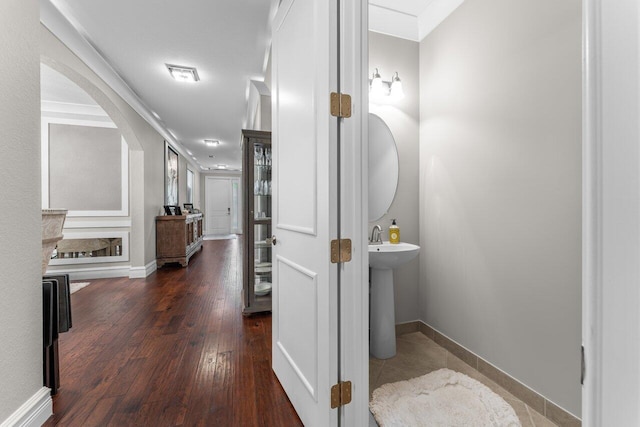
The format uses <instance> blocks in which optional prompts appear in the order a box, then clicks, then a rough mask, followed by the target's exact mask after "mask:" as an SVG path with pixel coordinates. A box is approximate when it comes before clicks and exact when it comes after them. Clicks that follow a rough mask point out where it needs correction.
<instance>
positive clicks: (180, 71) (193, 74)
mask: <svg viewBox="0 0 640 427" xmlns="http://www.w3.org/2000/svg"><path fill="white" fill-rule="evenodd" d="M164 65H166V66H167V69H168V70H169V74H171V77H173V78H174V79H176V80H177V81H179V82H187V83H194V82H197V81H198V80H200V77H199V76H198V70H196V69H195V68H194V67H185V66H183V65H172V64H164Z"/></svg>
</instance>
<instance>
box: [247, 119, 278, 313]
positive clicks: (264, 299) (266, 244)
mask: <svg viewBox="0 0 640 427" xmlns="http://www.w3.org/2000/svg"><path fill="white" fill-rule="evenodd" d="M242 141H243V143H242V156H243V165H242V182H243V187H244V188H243V197H244V199H243V200H244V206H245V209H244V220H243V227H244V258H243V264H244V274H243V277H244V282H243V291H242V294H243V308H242V313H243V314H251V313H258V312H261V311H271V286H272V274H271V273H272V265H271V262H272V259H271V250H272V246H271V239H270V238H271V212H272V210H271V164H272V161H271V160H272V157H271V132H267V131H258V130H243V131H242Z"/></svg>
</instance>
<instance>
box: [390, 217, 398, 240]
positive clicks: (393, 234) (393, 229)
mask: <svg viewBox="0 0 640 427" xmlns="http://www.w3.org/2000/svg"><path fill="white" fill-rule="evenodd" d="M389 243H393V244H398V243H400V227H398V225H397V224H396V220H395V219H392V220H391V226H390V227H389Z"/></svg>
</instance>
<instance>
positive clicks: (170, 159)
mask: <svg viewBox="0 0 640 427" xmlns="http://www.w3.org/2000/svg"><path fill="white" fill-rule="evenodd" d="M164 185H165V187H164V188H165V190H164V203H165V204H166V205H177V204H178V153H176V152H175V151H174V150H173V148H171V146H169V144H168V143H167V142H166V141H165V174H164Z"/></svg>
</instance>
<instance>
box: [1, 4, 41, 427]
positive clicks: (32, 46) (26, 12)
mask: <svg viewBox="0 0 640 427" xmlns="http://www.w3.org/2000/svg"><path fill="white" fill-rule="evenodd" d="M38 20H39V10H38V2H37V1H35V0H3V1H2V2H0V52H2V55H0V69H1V70H2V74H3V78H2V79H0V99H1V100H2V102H0V132H1V133H2V139H3V140H2V143H1V144H0V162H1V165H2V166H1V167H0V182H2V188H3V191H2V202H3V204H4V206H5V207H6V209H5V212H4V214H3V215H2V216H0V235H1V236H2V241H3V242H4V244H3V245H1V246H0V271H2V285H0V287H1V288H2V298H0V325H2V326H1V327H0V343H2V344H1V345H0V378H2V380H1V383H2V392H1V394H0V424H1V423H2V422H3V421H4V420H5V419H7V417H9V415H11V414H12V413H13V412H14V411H16V410H17V409H18V408H19V407H20V406H21V405H22V404H23V403H25V402H26V401H27V399H29V398H30V397H31V396H33V395H34V394H35V393H36V392H37V391H38V390H40V389H41V388H42V285H41V277H40V276H41V271H40V266H41V256H42V255H41V241H42V235H41V230H42V219H41V211H40V60H39V57H38V25H39V24H38Z"/></svg>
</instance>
